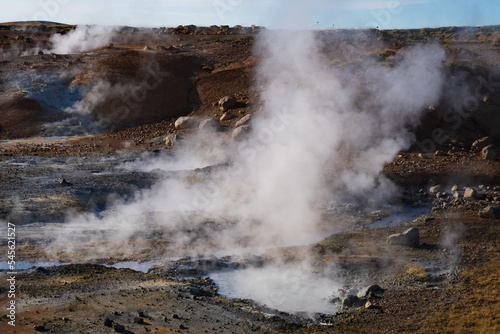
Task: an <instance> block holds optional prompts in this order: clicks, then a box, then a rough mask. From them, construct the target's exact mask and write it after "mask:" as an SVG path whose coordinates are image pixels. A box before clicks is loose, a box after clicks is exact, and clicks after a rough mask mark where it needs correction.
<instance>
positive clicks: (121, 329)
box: [114, 324, 125, 333]
mask: <svg viewBox="0 0 500 334" xmlns="http://www.w3.org/2000/svg"><path fill="white" fill-rule="evenodd" d="M114 330H115V332H117V333H123V332H125V326H123V325H121V324H116V325H115V327H114Z"/></svg>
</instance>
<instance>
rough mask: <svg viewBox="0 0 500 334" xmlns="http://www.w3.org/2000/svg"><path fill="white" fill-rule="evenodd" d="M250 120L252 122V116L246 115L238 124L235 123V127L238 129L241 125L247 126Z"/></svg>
mask: <svg viewBox="0 0 500 334" xmlns="http://www.w3.org/2000/svg"><path fill="white" fill-rule="evenodd" d="M251 120H252V115H251V114H248V115H246V116H244V117H243V118H241V119H240V120H239V121H238V122H236V124H235V126H236V127H240V126H243V125H248V124H249V123H250V121H251Z"/></svg>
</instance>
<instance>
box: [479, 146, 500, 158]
mask: <svg viewBox="0 0 500 334" xmlns="http://www.w3.org/2000/svg"><path fill="white" fill-rule="evenodd" d="M481 157H482V158H483V159H484V160H491V161H494V160H497V159H498V158H500V149H499V148H497V147H495V146H494V145H488V146H486V147H485V148H483V150H482V151H481Z"/></svg>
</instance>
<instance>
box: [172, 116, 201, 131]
mask: <svg viewBox="0 0 500 334" xmlns="http://www.w3.org/2000/svg"><path fill="white" fill-rule="evenodd" d="M195 125H196V119H195V118H194V117H179V118H178V119H177V120H176V121H175V128H176V129H177V130H183V129H189V128H192V127H194V126H195Z"/></svg>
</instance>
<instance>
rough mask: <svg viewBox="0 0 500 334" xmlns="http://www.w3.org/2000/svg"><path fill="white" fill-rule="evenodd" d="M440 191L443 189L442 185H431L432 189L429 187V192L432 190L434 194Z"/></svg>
mask: <svg viewBox="0 0 500 334" xmlns="http://www.w3.org/2000/svg"><path fill="white" fill-rule="evenodd" d="M440 191H441V186H440V185H437V186H433V187H430V189H429V192H430V193H431V194H432V195H436V194H437V193H439V192H440Z"/></svg>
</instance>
